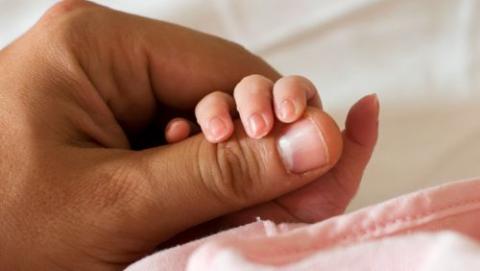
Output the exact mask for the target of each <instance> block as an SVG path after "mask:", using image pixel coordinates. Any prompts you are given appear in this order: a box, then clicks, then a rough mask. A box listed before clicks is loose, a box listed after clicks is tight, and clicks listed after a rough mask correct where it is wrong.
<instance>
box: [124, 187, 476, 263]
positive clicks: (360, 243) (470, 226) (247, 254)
mask: <svg viewBox="0 0 480 271" xmlns="http://www.w3.org/2000/svg"><path fill="white" fill-rule="evenodd" d="M479 239H480V179H477V180H470V181H460V182H455V183H450V184H446V185H442V186H438V187H435V188H430V189H426V190H423V191H419V192H416V193H412V194H408V195H405V196H402V197H399V198H396V199H393V200H390V201H387V202H384V203H381V204H378V205H375V206H372V207H368V208H364V209H362V210H359V211H356V212H353V213H350V214H345V215H342V216H337V217H334V218H331V219H328V220H325V221H322V222H318V223H315V224H310V225H307V224H295V225H290V224H279V225H276V224H274V223H272V222H270V221H257V222H255V223H251V224H248V225H245V226H242V227H238V228H234V229H231V230H228V231H225V232H221V233H218V234H215V235H212V236H209V237H207V238H203V239H200V240H197V241H194V242H191V243H188V244H185V245H182V246H178V247H174V248H171V249H168V250H164V251H160V252H157V253H155V254H153V255H151V256H149V257H146V258H144V259H142V260H141V261H139V262H137V263H135V264H133V265H132V266H130V267H129V268H127V270H128V271H139V270H186V269H187V270H189V271H197V270H319V269H322V270H352V269H355V270H434V269H426V268H433V267H431V266H434V267H435V265H432V262H431V261H430V263H429V262H428V260H429V259H432V257H433V258H435V257H437V259H438V261H434V263H435V264H438V262H439V261H440V262H441V261H442V260H446V259H448V260H449V262H454V261H455V259H457V260H458V259H463V260H462V261H468V259H467V258H468V257H467V256H469V255H470V256H471V255H476V254H475V253H476V252H477V251H480V250H479V246H478V243H477V240H479ZM451 244H455V245H456V246H458V247H459V248H461V249H459V251H463V252H465V253H464V254H461V255H459V254H458V253H456V252H455V253H453V252H452V251H449V247H451V246H452V245H451ZM474 252H475V253H474ZM439 253H440V254H439ZM442 253H443V254H442ZM439 255H444V256H445V257H440V256H439ZM449 255H452V256H449ZM447 256H448V257H447ZM452 257H456V258H455V259H452ZM465 257H467V258H465ZM475 258H479V259H480V254H477V255H476V257H470V258H469V259H470V260H471V266H472V268H474V267H476V268H475V270H477V269H478V268H480V265H476V266H475V265H474V264H480V261H476V260H475ZM429 266H430V267H429ZM442 266H446V265H442ZM462 270H470V269H462ZM471 270H474V269H471Z"/></svg>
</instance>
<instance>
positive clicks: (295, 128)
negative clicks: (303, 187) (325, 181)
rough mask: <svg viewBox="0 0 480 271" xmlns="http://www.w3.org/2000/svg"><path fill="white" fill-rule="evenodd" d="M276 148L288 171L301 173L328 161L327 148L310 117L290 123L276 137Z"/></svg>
mask: <svg viewBox="0 0 480 271" xmlns="http://www.w3.org/2000/svg"><path fill="white" fill-rule="evenodd" d="M277 146H278V150H279V153H280V156H281V158H282V160H283V163H284V165H285V167H286V168H287V170H288V171H290V172H293V173H303V172H307V171H310V170H313V169H317V168H320V167H322V166H324V165H326V164H327V163H328V159H329V158H328V150H327V146H326V144H325V141H324V139H323V135H322V133H321V131H320V129H319V128H318V127H317V126H316V125H315V123H314V122H313V120H311V119H308V118H307V119H303V120H300V121H298V122H295V123H294V124H292V125H290V127H288V128H287V130H286V131H284V133H283V134H282V135H281V136H280V138H279V139H278V143H277Z"/></svg>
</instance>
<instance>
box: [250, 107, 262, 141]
mask: <svg viewBox="0 0 480 271" xmlns="http://www.w3.org/2000/svg"><path fill="white" fill-rule="evenodd" d="M266 126H267V124H266V123H265V120H264V119H263V117H262V116H261V115H260V114H259V113H255V114H253V115H252V116H250V117H249V118H248V127H249V130H250V136H252V137H256V138H257V137H261V136H263V133H264V131H265V127H266Z"/></svg>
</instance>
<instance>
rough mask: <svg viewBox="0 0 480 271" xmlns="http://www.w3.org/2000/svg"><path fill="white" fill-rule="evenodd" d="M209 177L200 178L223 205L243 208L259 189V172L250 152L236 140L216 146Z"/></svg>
mask: <svg viewBox="0 0 480 271" xmlns="http://www.w3.org/2000/svg"><path fill="white" fill-rule="evenodd" d="M213 152H214V153H213V155H212V156H213V163H210V165H205V166H206V167H207V168H209V172H210V173H209V175H210V176H208V177H206V176H205V174H204V175H203V176H204V177H203V178H202V179H203V180H204V183H206V185H207V186H208V190H210V191H212V192H213V193H214V195H215V196H216V197H217V198H218V199H220V200H221V201H222V202H224V203H227V204H234V205H237V206H239V205H242V204H243V203H245V202H248V201H250V200H252V199H253V198H254V197H255V195H256V194H258V193H259V191H260V190H261V189H262V184H261V178H260V175H261V170H260V168H261V167H260V166H259V163H258V160H257V159H256V156H255V154H254V153H253V151H252V150H251V149H250V148H249V147H248V145H246V144H245V143H243V142H241V141H240V140H238V139H237V138H234V139H232V140H230V141H228V142H226V143H220V144H217V145H216V146H215V147H214V150H213Z"/></svg>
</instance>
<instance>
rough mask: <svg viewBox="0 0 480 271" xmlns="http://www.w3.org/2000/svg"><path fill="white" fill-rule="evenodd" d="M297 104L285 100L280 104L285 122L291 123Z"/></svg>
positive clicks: (281, 114) (281, 115)
mask: <svg viewBox="0 0 480 271" xmlns="http://www.w3.org/2000/svg"><path fill="white" fill-rule="evenodd" d="M294 114H295V104H293V102H292V101H291V100H284V101H282V103H281V104H280V117H281V118H282V120H284V121H289V120H291V119H292V118H293V117H294Z"/></svg>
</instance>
